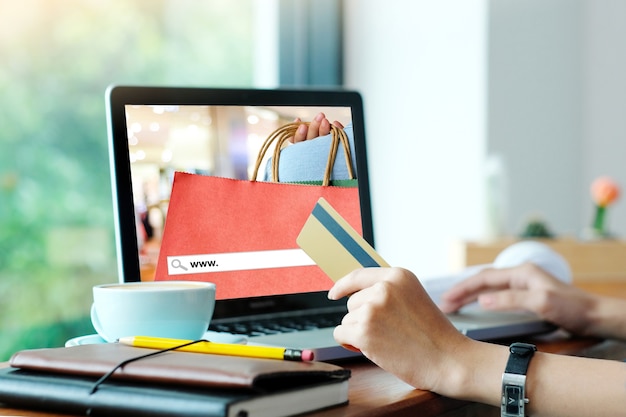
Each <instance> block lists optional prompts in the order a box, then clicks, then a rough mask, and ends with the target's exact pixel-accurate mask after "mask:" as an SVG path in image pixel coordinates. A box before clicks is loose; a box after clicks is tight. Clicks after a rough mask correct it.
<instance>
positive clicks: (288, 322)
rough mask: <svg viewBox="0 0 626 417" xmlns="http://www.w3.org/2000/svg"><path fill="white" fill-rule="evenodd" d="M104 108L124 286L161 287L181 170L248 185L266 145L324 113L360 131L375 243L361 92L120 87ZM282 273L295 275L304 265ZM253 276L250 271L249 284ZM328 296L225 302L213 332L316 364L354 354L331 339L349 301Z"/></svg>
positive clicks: (365, 215)
mask: <svg viewBox="0 0 626 417" xmlns="http://www.w3.org/2000/svg"><path fill="white" fill-rule="evenodd" d="M106 107H107V123H108V137H109V153H110V168H111V175H112V188H113V200H114V211H115V231H116V244H117V256H118V267H119V270H118V273H119V279H120V281H122V282H132V281H139V280H152V279H154V275H155V274H154V273H155V267H156V264H157V260H158V257H159V249H160V238H161V236H162V233H163V225H164V223H165V221H166V219H167V209H168V202H169V197H170V194H171V188H172V180H173V177H174V173H175V172H177V171H184V172H187V173H193V174H201V175H213V176H220V177H228V178H236V179H240V180H248V179H249V178H248V175H249V172H250V167H251V165H254V163H255V157H256V154H257V152H258V148H259V147H260V145H261V143H262V139H263V138H266V137H267V136H268V135H269V134H270V133H271V132H272V131H274V130H275V129H276V128H277V127H279V126H281V125H283V124H285V123H290V122H293V121H294V119H296V118H300V119H301V120H303V121H311V120H312V119H313V118H314V117H315V115H317V114H318V113H320V112H323V113H324V114H325V115H326V116H327V118H328V119H329V120H330V121H331V122H332V121H334V120H337V121H340V122H341V123H342V124H343V125H344V126H346V128H348V126H349V127H350V128H351V130H352V132H353V142H354V143H353V145H354V149H353V160H354V164H355V166H354V168H355V171H356V172H357V178H358V180H357V183H358V185H357V187H358V193H355V196H356V198H358V200H359V202H358V204H359V207H360V216H361V229H362V235H363V237H364V238H365V239H366V240H367V241H368V242H369V243H371V244H373V243H374V239H373V229H372V216H371V206H370V192H369V182H368V169H367V154H366V148H365V129H364V120H363V104H362V99H361V96H360V95H359V94H358V93H357V92H353V91H343V90H341V91H339V90H328V91H319V90H315V91H313V90H258V89H214V88H176V87H137V86H112V87H110V88H109V89H108V90H107V92H106ZM216 204H219V202H216ZM294 247H297V246H296V244H295V242H294ZM277 249H278V248H277ZM303 268H304V267H303ZM308 268H314V266H313V267H311V266H308ZM276 273H277V274H284V275H285V279H288V278H289V277H291V278H293V277H297V275H298V267H289V268H279V269H276ZM319 274H323V272H322V271H321V270H320V271H319ZM254 275H255V273H254V270H250V271H243V272H242V275H241V276H242V279H246V280H253V279H254ZM331 285H332V281H331V280H328V288H330V287H331ZM326 292H327V291H311V292H304V293H290V292H289V291H285V290H283V289H281V288H273V289H272V291H271V292H268V293H267V294H261V295H259V294H256V295H254V296H250V295H249V294H246V293H242V294H238V295H237V296H235V297H229V298H222V299H219V298H218V299H217V300H216V306H215V312H214V315H213V319H212V321H211V329H210V330H212V331H215V332H219V333H236V334H246V335H247V338H248V343H255V344H269V345H278V346H286V347H292V348H306V349H312V350H313V351H314V353H315V357H316V359H318V360H332V359H340V358H344V357H350V356H354V355H355V353H354V352H351V351H349V350H347V349H344V348H343V347H341V346H338V345H337V343H336V342H335V341H334V339H333V337H332V331H333V328H334V326H336V325H337V324H338V323H339V322H340V321H341V319H342V317H343V315H345V313H346V311H347V308H346V304H345V301H344V302H332V301H329V300H328V298H327V296H326Z"/></svg>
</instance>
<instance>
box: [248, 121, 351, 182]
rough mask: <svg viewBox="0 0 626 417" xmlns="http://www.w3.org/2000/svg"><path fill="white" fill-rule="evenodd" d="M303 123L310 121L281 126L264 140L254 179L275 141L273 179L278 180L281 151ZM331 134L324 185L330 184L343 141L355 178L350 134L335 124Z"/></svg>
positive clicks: (347, 163) (349, 169)
mask: <svg viewBox="0 0 626 417" xmlns="http://www.w3.org/2000/svg"><path fill="white" fill-rule="evenodd" d="M302 123H304V124H306V125H309V123H308V122H293V123H288V124H286V125H284V126H282V127H279V128H278V129H276V130H275V131H274V132H272V133H271V134H270V135H269V136H268V138H267V139H266V140H265V142H263V145H262V146H261V149H260V151H259V154H258V156H257V159H256V164H255V165H254V171H253V174H252V178H251V180H252V181H256V179H257V175H258V173H259V168H260V167H261V162H262V161H263V157H264V156H265V154H266V153H267V151H268V149H269V148H270V146H271V145H272V143H274V142H275V147H274V155H273V156H272V166H271V170H272V181H273V182H278V163H279V159H280V151H281V150H282V148H283V147H284V146H285V145H286V142H288V141H289V138H291V137H293V136H294V135H295V134H296V130H298V126H300V125H301V124H302ZM330 135H331V144H330V152H329V153H328V161H327V162H326V171H325V172H324V178H323V179H322V185H329V184H330V175H331V173H332V172H333V166H334V165H335V158H336V157H337V151H338V149H339V142H341V144H342V146H343V153H344V156H345V158H346V166H347V168H348V175H349V176H350V179H351V180H353V179H355V176H354V169H353V168H352V152H351V150H350V142H349V140H348V135H347V134H346V132H345V131H344V130H343V129H341V128H339V127H337V126H335V125H331V127H330Z"/></svg>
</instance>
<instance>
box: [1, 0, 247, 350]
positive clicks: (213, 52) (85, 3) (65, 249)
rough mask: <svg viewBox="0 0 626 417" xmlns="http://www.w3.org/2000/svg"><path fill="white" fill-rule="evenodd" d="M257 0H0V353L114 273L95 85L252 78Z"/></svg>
mask: <svg viewBox="0 0 626 417" xmlns="http://www.w3.org/2000/svg"><path fill="white" fill-rule="evenodd" d="M252 3H253V0H247V1H243V0H238V1H236V2H233V1H230V0H202V1H201V0H141V1H140V0H20V1H14V0H0V63H1V65H0V92H1V96H0V334H2V338H0V361H1V360H6V359H7V358H8V357H9V355H10V354H11V353H12V352H14V351H16V350H18V349H24V348H32V347H46V346H61V345H62V344H63V342H64V341H65V340H67V339H68V338H70V337H74V336H79V335H83V334H87V333H92V332H93V328H92V327H91V324H90V322H89V318H88V312H89V306H90V304H91V287H92V285H95V284H99V283H106V282H113V281H116V280H117V267H116V259H115V249H114V232H113V212H112V202H111V191H110V179H109V165H108V164H109V162H108V149H107V138H106V123H105V108H104V91H105V89H106V87H107V86H108V85H109V84H112V83H115V84H142V85H183V86H185V85H190V86H249V85H251V84H252V56H253V33H252V28H253V24H252V20H253V16H252V13H253V12H252V9H253V6H252Z"/></svg>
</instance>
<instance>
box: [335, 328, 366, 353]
mask: <svg viewBox="0 0 626 417" xmlns="http://www.w3.org/2000/svg"><path fill="white" fill-rule="evenodd" d="M333 337H334V338H335V341H336V342H337V343H339V344H340V345H341V346H343V347H344V348H346V349H348V350H351V351H353V352H360V351H361V350H360V349H359V348H357V347H355V346H354V345H352V344H350V343H349V342H348V340H349V339H351V338H350V336H349V327H348V326H344V325H341V324H340V325H339V326H337V327H335V330H334V331H333Z"/></svg>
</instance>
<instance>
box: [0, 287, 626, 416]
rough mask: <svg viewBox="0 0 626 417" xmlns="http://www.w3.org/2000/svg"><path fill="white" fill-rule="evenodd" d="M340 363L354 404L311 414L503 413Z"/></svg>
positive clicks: (558, 338) (613, 346)
mask: <svg viewBox="0 0 626 417" xmlns="http://www.w3.org/2000/svg"><path fill="white" fill-rule="evenodd" d="M580 286H581V287H584V288H585V289H587V290H589V291H593V292H597V293H601V294H607V295H613V296H621V297H624V298H626V283H618V282H611V283H585V284H581V285H580ZM527 341H530V342H532V343H535V344H537V346H538V348H539V350H541V351H544V352H552V353H561V354H568V355H580V356H589V357H602V358H607V359H624V358H626V343H620V342H612V341H602V340H600V339H593V338H569V337H567V336H566V335H564V334H563V333H560V332H556V333H554V334H552V335H549V336H544V337H539V338H529V339H528V340H527ZM505 343H508V342H505ZM341 365H342V366H344V367H345V368H348V369H350V370H351V371H352V378H351V380H350V391H349V399H350V403H349V404H348V405H347V406H342V407H337V408H332V409H329V410H324V411H320V412H317V413H313V414H310V416H311V417H313V416H315V417H340V416H341V417H356V416H360V417H374V416H388V415H393V416H416V415H419V416H420V417H432V416H440V417H459V416H486V417H489V416H499V415H500V410H499V408H496V407H490V406H486V405H483V404H476V403H471V402H466V401H459V400H453V399H450V398H445V397H441V396H439V395H437V394H433V393H431V392H427V391H421V390H416V389H414V388H413V387H411V386H410V385H408V384H406V383H404V382H402V381H401V380H399V379H398V378H396V377H395V376H393V375H391V374H389V373H387V372H385V371H383V370H382V369H380V368H378V367H377V366H375V365H373V364H371V363H370V362H367V361H366V360H358V361H351V362H343V363H341ZM5 366H6V364H5ZM0 416H31V417H61V416H63V415H61V414H51V413H45V412H33V411H28V410H18V409H10V408H2V407H1V406H0Z"/></svg>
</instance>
